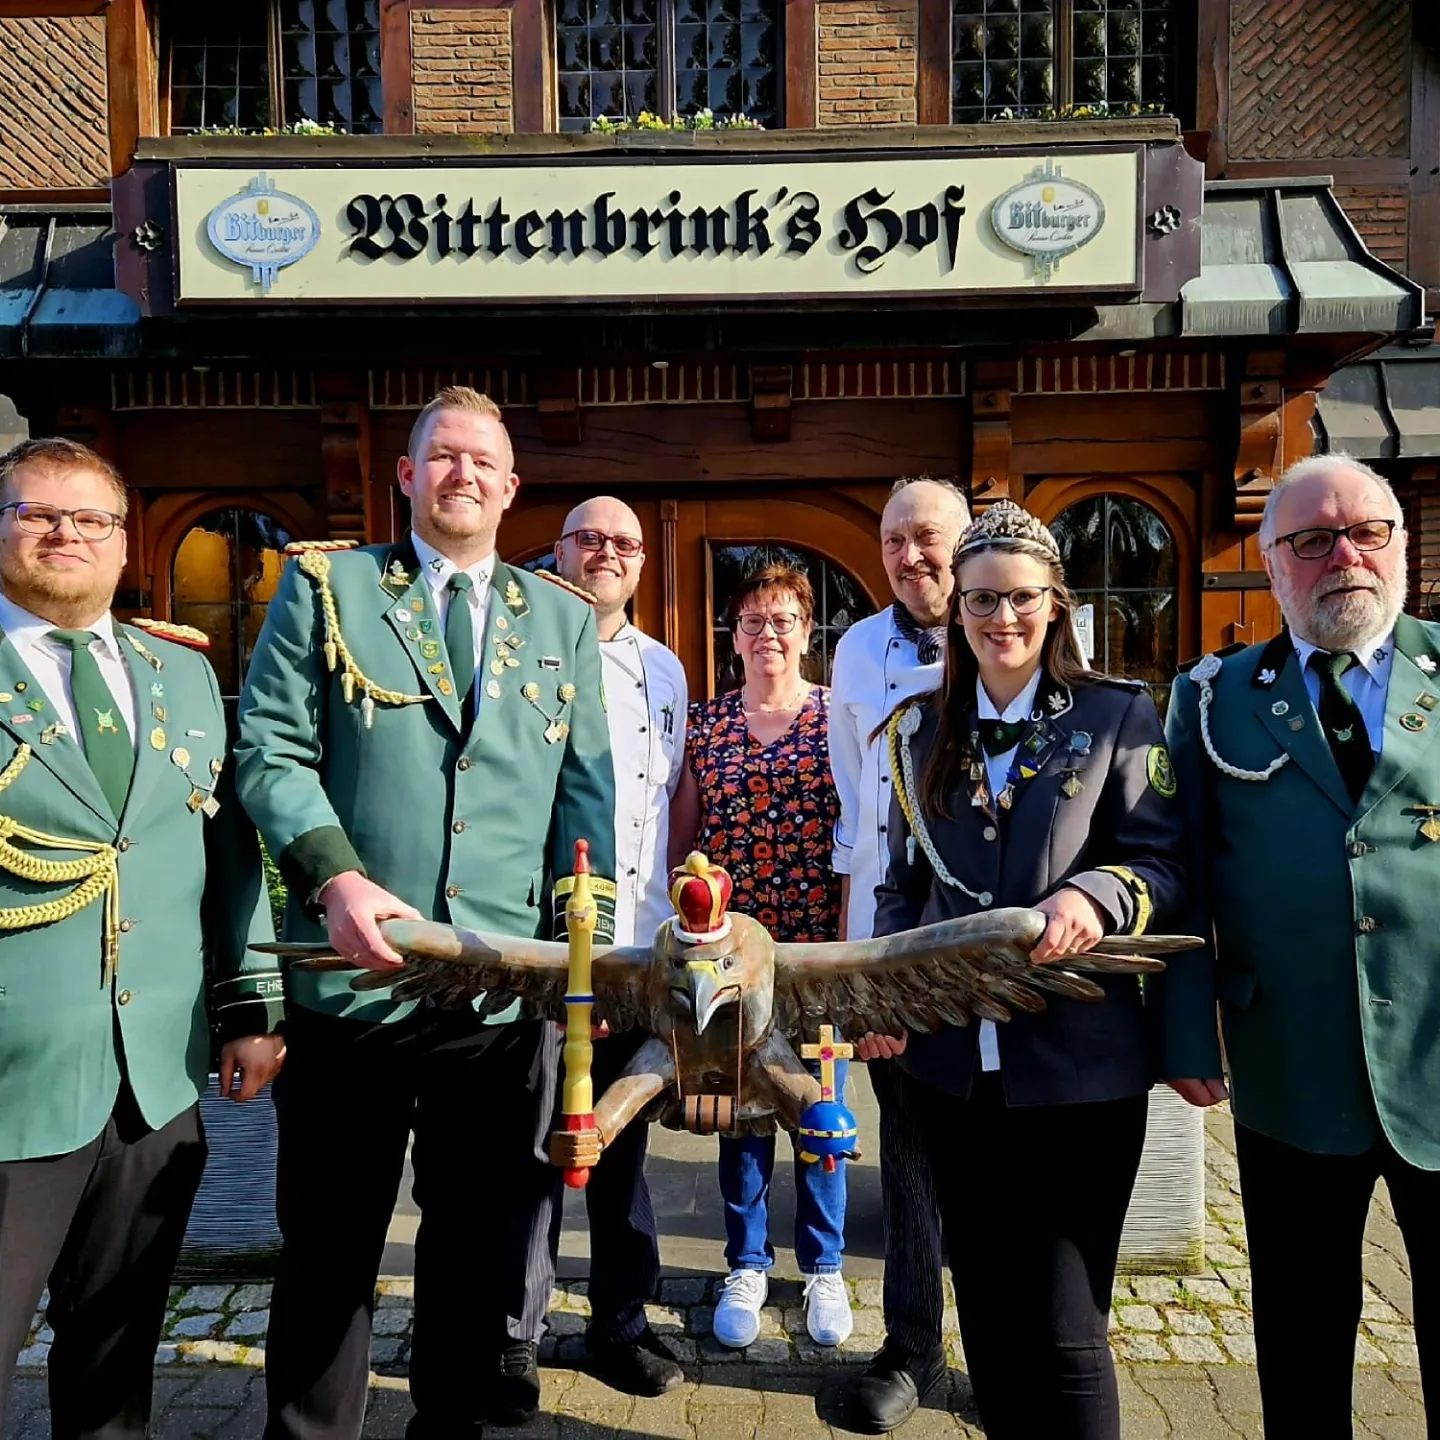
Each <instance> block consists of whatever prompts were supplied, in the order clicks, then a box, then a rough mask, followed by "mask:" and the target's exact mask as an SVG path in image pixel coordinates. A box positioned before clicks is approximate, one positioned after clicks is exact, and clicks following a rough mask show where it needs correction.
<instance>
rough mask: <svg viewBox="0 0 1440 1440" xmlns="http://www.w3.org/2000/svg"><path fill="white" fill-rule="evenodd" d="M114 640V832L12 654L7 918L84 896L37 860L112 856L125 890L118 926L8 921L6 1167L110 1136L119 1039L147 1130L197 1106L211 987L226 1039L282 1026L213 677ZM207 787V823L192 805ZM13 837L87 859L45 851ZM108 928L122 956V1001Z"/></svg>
mask: <svg viewBox="0 0 1440 1440" xmlns="http://www.w3.org/2000/svg"><path fill="white" fill-rule="evenodd" d="M115 630H116V634H117V636H119V639H120V646H121V649H122V651H123V652H124V655H125V659H126V661H127V662H128V664H129V668H130V675H131V678H132V680H133V682H134V688H135V706H136V711H137V716H138V729H139V732H140V733H139V737H138V738H139V744H138V747H137V750H136V757H135V774H134V778H133V779H132V780H131V784H130V794H129V797H128V799H127V800H126V802H125V809H124V814H123V815H122V816H121V817H120V819H119V821H118V823H117V820H116V817H115V814H114V812H113V811H112V810H111V808H110V805H109V802H108V801H107V800H106V798H105V794H104V792H103V791H102V790H101V788H100V784H99V782H98V781H97V780H96V779H95V775H94V772H93V771H92V770H91V769H90V766H89V763H88V762H87V761H86V759H85V753H84V751H83V750H82V749H81V747H80V744H79V742H78V741H77V740H76V739H75V738H74V737H73V736H71V735H70V734H69V733H68V732H67V733H65V734H57V733H56V732H55V731H54V730H53V729H50V728H49V727H50V726H51V725H52V724H53V722H55V721H56V720H57V719H58V717H57V716H56V714H55V712H54V710H53V709H51V707H50V706H49V705H48V704H47V703H46V701H45V692H44V690H42V689H41V687H40V685H39V682H38V681H36V679H35V677H34V676H33V675H32V674H31V673H30V671H29V669H28V668H27V667H26V666H25V664H24V663H23V661H21V659H20V657H19V655H18V654H17V653H16V651H15V647H14V646H13V645H11V644H10V642H9V641H8V640H5V641H3V642H0V815H3V816H4V817H5V820H4V823H3V826H0V835H3V837H4V838H3V839H0V908H3V910H4V911H6V912H9V911H13V910H16V909H21V908H26V907H31V906H36V905H43V904H47V903H48V902H63V901H64V899H65V897H66V896H69V895H71V894H72V893H73V892H74V891H75V890H76V888H77V884H76V881H75V880H73V879H67V880H62V881H60V882H59V883H55V882H53V881H47V879H46V878H45V877H43V876H35V875H33V874H32V876H31V877H30V878H27V877H25V876H24V875H22V874H18V873H16V872H17V869H19V870H23V869H25V868H28V867H27V864H26V860H27V857H33V858H38V859H42V860H47V861H58V862H61V863H66V862H76V861H79V862H82V863H83V862H84V861H86V860H89V859H93V858H94V854H95V849H94V847H96V846H100V845H106V846H112V847H114V854H115V857H116V865H117V867H118V877H119V878H118V887H116V889H115V890H114V891H113V892H112V893H113V894H114V906H113V910H112V909H111V907H110V905H109V903H108V898H107V896H106V895H103V894H102V895H99V896H98V897H97V898H96V899H94V900H93V901H92V902H91V903H90V904H88V905H85V906H84V907H83V908H80V909H78V910H76V911H75V913H73V914H69V915H66V916H64V918H59V919H47V918H46V917H44V916H41V917H38V923H36V922H29V921H27V918H26V917H24V916H18V915H13V914H7V915H5V917H4V930H5V933H4V934H3V935H0V1160H27V1159H33V1158H35V1157H38V1156H45V1155H62V1154H66V1153H68V1152H69V1151H72V1150H77V1149H79V1148H80V1147H81V1146H82V1145H87V1144H89V1142H90V1141H91V1140H93V1139H94V1138H95V1137H96V1136H97V1135H98V1134H99V1133H100V1132H101V1130H103V1129H104V1127H105V1122H106V1121H107V1120H108V1119H109V1117H110V1112H111V1110H112V1109H113V1107H114V1104H115V1097H116V1095H117V1093H118V1091H119V1088H120V1057H119V1052H118V1050H117V1046H116V1036H117V1035H118V1036H119V1039H120V1043H121V1044H122V1045H123V1046H124V1059H125V1065H126V1068H127V1070H128V1073H129V1076H130V1085H131V1088H132V1089H133V1090H134V1092H135V1098H136V1100H137V1101H138V1102H139V1105H140V1110H141V1112H142V1113H143V1114H144V1116H145V1119H146V1121H147V1122H148V1123H149V1124H150V1125H151V1126H156V1127H158V1126H160V1125H164V1124H165V1123H166V1122H167V1121H169V1120H172V1119H174V1117H175V1116H176V1115H178V1114H180V1112H181V1111H183V1110H185V1109H187V1108H188V1107H189V1106H191V1105H193V1104H194V1103H195V1101H196V1100H197V1099H198V1098H199V1096H200V1093H201V1091H202V1090H203V1089H204V1087H205V1084H206V1081H207V1078H208V1076H209V1072H210V1047H211V1036H210V1025H209V1023H208V1017H207V1005H206V1001H207V993H206V992H207V978H208V981H209V999H210V1014H211V1015H213V1017H214V1021H215V1026H216V1028H217V1029H218V1030H219V1032H220V1038H221V1039H230V1038H233V1037H236V1036H241V1035H248V1034H263V1033H266V1032H268V1031H269V1030H271V1029H273V1028H274V1023H273V1022H275V1021H278V1019H279V1012H280V999H281V995H280V990H281V982H280V977H279V973H278V972H277V971H276V969H275V968H274V961H273V960H272V959H270V958H269V957H261V956H259V955H252V956H250V959H249V961H248V962H247V959H246V946H247V944H249V943H250V942H252V941H253V942H255V943H260V942H263V941H267V940H270V939H272V938H273V934H274V931H273V928H272V926H271V924H270V909H269V902H268V899H267V896H266V892H265V884H264V876H263V874H262V870H261V865H260V847H259V845H258V843H257V841H256V836H255V831H254V828H253V827H252V826H251V825H250V824H249V822H248V821H247V820H246V819H245V816H244V814H243V812H242V811H241V809H240V806H239V805H238V804H237V803H236V801H235V799H234V793H233V790H231V788H230V775H229V771H228V770H226V769H222V770H221V778H220V782H219V784H218V785H216V781H215V779H214V777H213V773H212V764H213V765H214V766H215V767H216V768H220V767H221V766H222V765H223V762H224V761H225V758H226V736H225V714H224V710H223V708H222V706H221V701H220V689H219V686H218V685H217V684H216V682H215V672H214V671H213V670H211V668H210V664H209V662H208V661H207V660H205V658H204V657H203V656H201V655H200V654H198V653H197V652H196V651H194V650H191V649H187V648H186V647H185V646H183V645H177V644H174V643H173V642H171V641H169V640H162V639H159V638H157V637H155V636H152V635H148V634H146V633H145V632H143V631H140V630H137V629H133V628H132V627H130V626H128V625H119V624H117V625H116V627H115ZM22 747H28V749H29V754H28V758H22V755H23V749H22ZM186 751H188V752H189V754H188V757H187V756H186V755H185V752H186ZM181 762H184V763H183V766H182V763H181ZM190 777H193V782H192V779H191V778H190ZM211 786H215V787H216V794H215V797H214V798H215V799H217V800H218V801H219V809H218V810H216V812H215V814H214V816H213V818H212V817H210V816H207V814H206V812H205V810H204V809H201V808H199V806H198V803H197V806H196V808H191V805H190V804H189V803H187V802H189V800H190V798H191V796H192V795H193V794H194V793H195V792H196V791H197V790H199V791H201V792H202V794H201V798H202V799H204V798H206V794H207V793H208V791H209V789H210V787H211ZM16 825H19V826H24V827H26V828H27V829H28V830H30V831H34V832H38V833H40V834H43V835H44V836H46V837H49V838H53V839H54V840H58V841H61V842H64V841H70V842H78V846H79V847H90V848H89V849H88V850H86V849H82V848H78V847H77V846H74V845H67V844H64V843H60V844H42V843H39V842H38V841H36V840H34V839H32V838H30V837H27V836H25V835H22V834H20V833H17V832H16V830H15V829H14V827H15V826H16ZM11 847H13V848H11ZM76 898H79V897H76ZM57 908H60V909H64V908H67V907H65V906H64V905H63V903H61V904H60V905H58V906H57ZM107 910H108V911H110V914H111V919H112V921H113V925H112V926H111V927H109V928H111V930H112V934H113V937H114V942H115V946H116V970H115V975H114V979H113V981H111V982H110V983H106V980H105V932H106V929H107V924H106V916H107ZM52 913H53V912H52Z"/></svg>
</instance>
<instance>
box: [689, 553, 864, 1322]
mask: <svg viewBox="0 0 1440 1440" xmlns="http://www.w3.org/2000/svg"><path fill="white" fill-rule="evenodd" d="M814 615H815V596H814V592H813V591H812V590H811V588H810V582H809V580H808V579H807V578H806V577H805V575H804V574H803V572H801V571H799V570H795V569H792V568H790V567H789V566H787V565H767V566H766V567H765V568H763V569H761V570H758V571H756V572H755V573H754V574H753V575H751V576H749V577H748V578H747V579H746V580H744V581H743V582H742V583H741V585H740V586H739V588H738V589H737V591H736V593H735V598H734V600H733V601H732V604H731V617H730V618H731V625H732V628H733V632H734V638H735V649H736V651H737V652H738V654H739V656H740V660H741V663H742V664H743V666H744V669H745V682H744V684H743V685H742V686H741V687H740V688H739V689H738V690H731V691H729V692H728V693H726V694H724V695H720V696H717V697H716V698H715V699H714V700H707V701H701V702H697V703H696V704H694V705H692V706H691V707H690V717H689V724H688V726H687V730H686V733H687V737H688V739H687V744H686V761H687V764H686V769H685V774H684V776H683V778H682V779H681V782H680V788H679V790H678V791H677V793H676V796H675V802H674V807H673V809H672V811H671V819H670V853H671V861H672V863H678V862H679V861H680V860H682V859H683V858H684V856H685V855H686V853H687V852H688V851H690V850H700V851H703V852H704V854H705V855H707V856H708V857H709V858H710V859H711V860H712V861H714V862H715V863H716V864H717V865H723V866H724V867H725V869H726V870H728V871H729V872H730V878H731V880H732V882H733V884H734V895H733V898H732V900H731V909H733V910H735V911H737V912H739V913H740V914H744V915H750V916H752V917H753V918H754V919H756V920H758V921H759V922H760V923H761V924H762V925H764V926H765V928H766V929H767V930H769V931H770V933H771V934H772V935H773V936H774V937H775V939H777V940H792V941H809V940H834V939H835V938H836V937H837V935H838V933H839V924H840V881H839V877H838V876H837V875H836V874H835V872H834V870H833V869H832V867H831V863H830V852H831V847H832V844H833V838H834V828H835V820H836V817H837V816H838V814H839V810H840V802H839V799H838V797H837V796H836V793H835V782H834V780H833V779H832V778H831V775H830V757H829V750H828V746H827V743H826V725H827V720H828V714H829V701H830V692H829V690H828V689H826V688H825V687H824V686H820V685H811V684H809V683H808V682H807V681H806V680H805V678H804V677H803V676H802V675H801V673H800V662H801V660H802V658H803V657H804V655H805V653H806V651H807V650H808V649H809V646H810V627H811V623H812V621H813V619H814ZM842 1071H843V1067H842ZM844 1083H845V1081H844V1075H843V1073H841V1074H840V1075H839V1077H838V1087H839V1089H840V1092H841V1093H842V1094H843V1092H844ZM795 1163H796V1182H795V1189H796V1206H795V1255H796V1259H797V1260H798V1261H799V1264H800V1269H801V1271H802V1272H803V1273H804V1275H805V1314H806V1326H807V1328H808V1330H809V1332H810V1335H811V1338H812V1339H814V1340H815V1341H816V1343H817V1344H821V1345H838V1344H839V1343H840V1342H841V1341H842V1340H844V1339H845V1338H846V1337H847V1336H848V1335H849V1334H850V1329H851V1317H850V1302H849V1298H848V1296H847V1294H846V1290H845V1282H844V1281H843V1280H842V1279H841V1278H840V1263H841V1253H842V1251H843V1249H844V1243H845V1239H844V1235H845V1162H844V1161H843V1160H842V1161H841V1162H840V1164H839V1165H838V1166H837V1168H836V1169H835V1171H834V1172H833V1173H832V1174H828V1175H827V1174H826V1173H825V1171H824V1169H823V1167H821V1166H819V1165H807V1164H804V1163H803V1162H801V1161H800V1160H799V1159H798V1158H797V1159H796V1162H795ZM774 1166H775V1137H774V1136H773V1135H752V1136H745V1137H742V1138H735V1139H732V1138H729V1137H725V1136H722V1137H721V1139H720V1191H721V1194H722V1196H723V1197H724V1200H725V1230H726V1238H727V1244H726V1248H725V1258H726V1263H727V1264H728V1265H729V1267H730V1275H729V1277H728V1278H727V1279H726V1281H725V1290H724V1294H723V1295H722V1296H721V1299H720V1302H719V1304H718V1305H717V1306H716V1308H715V1321H714V1327H715V1338H716V1339H717V1340H719V1341H720V1342H721V1343H722V1344H725V1345H731V1346H735V1347H737V1348H738V1347H742V1346H745V1345H749V1344H750V1343H751V1342H752V1341H753V1340H754V1339H755V1338H756V1336H757V1335H758V1334H759V1333H760V1309H761V1306H763V1305H764V1303H765V1297H766V1294H767V1292H768V1288H769V1286H768V1281H767V1278H766V1276H767V1272H768V1271H769V1269H770V1267H771V1266H772V1265H773V1264H774V1263H775V1251H774V1248H773V1247H772V1246H771V1244H770V1237H769V1215H768V1199H769V1192H770V1177H771V1174H772V1172H773V1170H774Z"/></svg>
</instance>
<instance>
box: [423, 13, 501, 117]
mask: <svg viewBox="0 0 1440 1440" xmlns="http://www.w3.org/2000/svg"><path fill="white" fill-rule="evenodd" d="M410 40H411V45H412V47H413V54H414V74H415V82H414V83H415V129H416V131H417V132H423V133H429V134H450V135H456V134H476V133H487V134H499V133H508V132H509V131H512V130H514V128H515V107H514V83H513V79H512V75H511V68H510V58H511V43H510V11H509V10H421V9H418V8H417V9H415V10H412V11H411V12H410Z"/></svg>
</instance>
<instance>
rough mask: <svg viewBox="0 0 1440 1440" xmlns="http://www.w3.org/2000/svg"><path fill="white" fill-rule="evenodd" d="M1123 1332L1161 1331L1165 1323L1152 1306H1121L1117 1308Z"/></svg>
mask: <svg viewBox="0 0 1440 1440" xmlns="http://www.w3.org/2000/svg"><path fill="white" fill-rule="evenodd" d="M1117 1313H1118V1314H1119V1316H1120V1327H1121V1329H1123V1330H1163V1329H1164V1328H1165V1322H1164V1321H1163V1320H1162V1319H1161V1318H1160V1312H1159V1311H1158V1310H1157V1309H1156V1308H1155V1307H1154V1306H1153V1305H1121V1306H1119V1307H1117Z"/></svg>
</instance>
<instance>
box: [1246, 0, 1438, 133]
mask: <svg viewBox="0 0 1440 1440" xmlns="http://www.w3.org/2000/svg"><path fill="white" fill-rule="evenodd" d="M1414 3H1416V4H1432V3H1434V0H1414ZM1410 7H1411V0H1231V4H1230V130H1229V141H1228V149H1229V154H1230V158H1231V159H1232V160H1242V159H1243V160H1289V159H1296V158H1305V159H1317V160H1333V159H1341V158H1347V159H1348V158H1356V157H1367V158H1373V157H1381V156H1396V157H1398V156H1403V155H1408V154H1409V153H1410V25H1411V8H1410Z"/></svg>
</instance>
